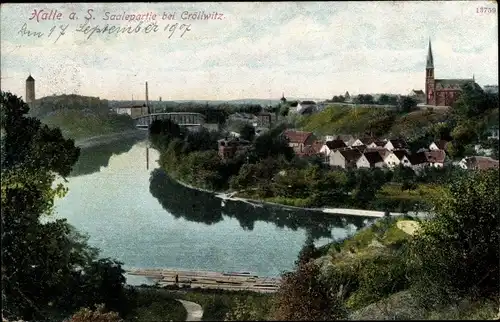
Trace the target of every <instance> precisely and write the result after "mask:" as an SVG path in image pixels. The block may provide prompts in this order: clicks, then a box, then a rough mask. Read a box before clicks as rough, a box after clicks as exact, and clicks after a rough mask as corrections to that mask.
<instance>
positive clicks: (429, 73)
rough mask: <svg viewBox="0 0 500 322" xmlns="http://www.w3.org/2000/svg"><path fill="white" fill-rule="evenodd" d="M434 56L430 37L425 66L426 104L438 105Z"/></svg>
mask: <svg viewBox="0 0 500 322" xmlns="http://www.w3.org/2000/svg"><path fill="white" fill-rule="evenodd" d="M434 84H435V82H434V58H433V57H432V47H431V40H430V39H429V51H428V52H427V64H426V66H425V97H426V98H425V104H427V105H436V104H435V102H436V97H435V94H434V89H435V88H434Z"/></svg>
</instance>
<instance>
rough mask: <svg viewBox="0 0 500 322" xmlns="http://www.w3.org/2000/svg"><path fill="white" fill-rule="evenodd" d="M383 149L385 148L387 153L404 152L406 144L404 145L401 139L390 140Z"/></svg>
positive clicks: (404, 142)
mask: <svg viewBox="0 0 500 322" xmlns="http://www.w3.org/2000/svg"><path fill="white" fill-rule="evenodd" d="M384 148H386V149H387V150H389V151H392V150H406V149H408V144H406V141H405V140H402V139H390V140H387V143H386V144H385V145H384Z"/></svg>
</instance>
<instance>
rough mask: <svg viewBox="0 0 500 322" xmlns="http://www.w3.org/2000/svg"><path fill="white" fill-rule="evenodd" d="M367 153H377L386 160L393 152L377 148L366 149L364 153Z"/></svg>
mask: <svg viewBox="0 0 500 322" xmlns="http://www.w3.org/2000/svg"><path fill="white" fill-rule="evenodd" d="M366 152H377V153H378V154H380V156H381V157H382V159H385V157H386V156H387V155H388V154H389V153H391V151H389V150H387V149H385V148H381V147H379V146H378V147H376V148H368V147H367V148H366V149H365V150H364V151H363V153H366Z"/></svg>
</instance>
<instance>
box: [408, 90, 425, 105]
mask: <svg viewBox="0 0 500 322" xmlns="http://www.w3.org/2000/svg"><path fill="white" fill-rule="evenodd" d="M410 96H411V97H413V98H414V99H415V100H416V101H417V103H425V101H426V100H425V93H424V91H423V90H421V89H414V90H412V91H411V92H410Z"/></svg>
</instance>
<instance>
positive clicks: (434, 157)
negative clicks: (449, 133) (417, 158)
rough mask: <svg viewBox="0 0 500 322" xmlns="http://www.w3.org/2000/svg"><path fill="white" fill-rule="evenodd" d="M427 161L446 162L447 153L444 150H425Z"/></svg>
mask: <svg viewBox="0 0 500 322" xmlns="http://www.w3.org/2000/svg"><path fill="white" fill-rule="evenodd" d="M424 155H425V158H426V160H427V162H430V163H444V159H445V158H446V153H445V152H444V151H443V150H435V151H426V152H424Z"/></svg>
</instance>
